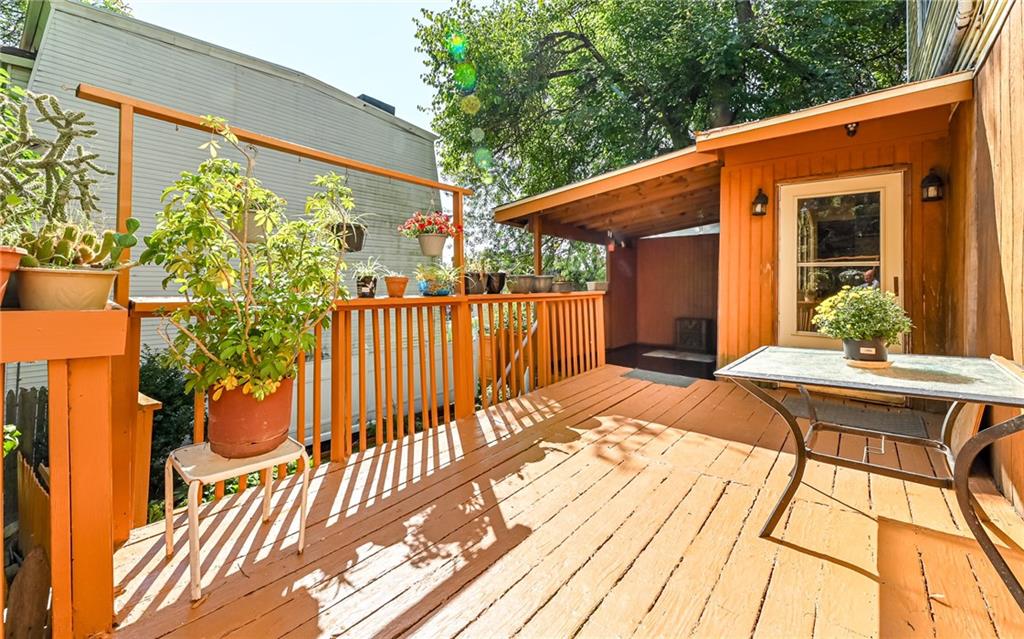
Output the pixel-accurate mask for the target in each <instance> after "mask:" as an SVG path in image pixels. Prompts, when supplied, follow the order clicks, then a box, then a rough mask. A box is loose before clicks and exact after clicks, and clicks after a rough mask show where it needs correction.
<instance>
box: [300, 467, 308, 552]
mask: <svg viewBox="0 0 1024 639" xmlns="http://www.w3.org/2000/svg"><path fill="white" fill-rule="evenodd" d="M308 494H309V455H307V454H306V450H305V449H303V450H302V496H301V497H300V498H299V508H300V510H299V554H302V551H303V550H305V548H306V510H307V508H308V506H307V504H306V500H307V499H308V497H307V496H308Z"/></svg>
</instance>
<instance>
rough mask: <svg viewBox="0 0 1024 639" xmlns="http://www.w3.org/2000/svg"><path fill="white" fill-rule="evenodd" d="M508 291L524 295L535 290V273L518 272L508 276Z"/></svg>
mask: <svg viewBox="0 0 1024 639" xmlns="http://www.w3.org/2000/svg"><path fill="white" fill-rule="evenodd" d="M508 292H509V293H515V294H517V295H522V294H523V293H532V292H533V275H525V274H521V273H517V274H514V275H510V276H509V277H508Z"/></svg>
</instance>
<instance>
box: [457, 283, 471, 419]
mask: <svg viewBox="0 0 1024 639" xmlns="http://www.w3.org/2000/svg"><path fill="white" fill-rule="evenodd" d="M452 358H453V360H454V369H455V370H454V372H453V378H454V380H453V381H454V383H455V418H456V419H461V418H463V417H469V416H470V415H472V414H473V413H474V412H476V405H475V398H474V393H473V385H474V383H475V382H476V378H475V376H474V375H473V317H472V313H471V311H470V306H469V301H468V300H466V299H464V298H463V299H460V300H459V301H458V302H457V303H455V304H452Z"/></svg>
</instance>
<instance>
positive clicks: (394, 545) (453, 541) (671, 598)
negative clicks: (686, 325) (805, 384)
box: [116, 366, 1024, 637]
mask: <svg viewBox="0 0 1024 639" xmlns="http://www.w3.org/2000/svg"><path fill="white" fill-rule="evenodd" d="M623 372H624V369H619V368H616V367H611V366H606V367H602V368H600V369H598V370H595V371H592V372H590V373H587V374H584V375H582V376H579V377H576V378H572V379H569V380H565V381H563V382H560V383H558V384H554V385H552V386H549V387H547V388H544V389H542V390H540V391H538V392H535V393H531V394H529V395H526V396H523V397H520V398H517V399H515V400H513V401H510V402H505V403H502V404H498V405H496V406H491V407H489V408H488V409H486V410H483V411H480V412H479V413H478V414H477V415H476V416H474V417H472V418H469V419H465V420H461V421H460V422H458V423H456V424H453V425H451V426H450V427H445V426H443V425H442V426H441V427H439V428H438V429H437V430H436V431H435V432H432V433H428V434H422V433H421V434H419V435H417V436H416V437H413V438H409V439H408V440H406V441H403V442H401V443H393V444H388V445H385V446H382V447H381V448H379V449H372V450H371V451H368V452H367V453H363V454H360V455H356V456H354V457H353V458H352V459H351V460H350V461H349V463H348V464H347V465H345V466H330V467H321V468H318V469H316V473H315V478H314V481H313V486H312V489H311V498H312V502H311V510H310V517H309V528H308V530H307V547H306V551H305V552H304V553H303V554H302V555H298V554H296V552H295V542H296V538H297V528H296V526H297V506H296V499H297V492H296V486H295V482H294V481H285V482H281V483H279V484H278V485H277V486H276V490H275V495H274V505H273V512H272V519H271V522H270V523H268V524H265V525H263V524H261V523H260V507H259V499H258V498H259V495H258V494H257V493H258V492H259V491H248V492H247V493H244V494H242V495H240V496H237V497H232V498H229V499H226V500H223V501H222V502H218V503H215V504H211V505H208V506H206V507H204V508H205V514H204V515H203V517H202V520H201V527H202V538H203V551H204V553H203V562H202V563H203V571H204V579H203V582H204V593H205V594H206V595H207V598H206V599H205V601H203V602H202V603H201V604H199V605H196V606H192V605H191V603H190V602H189V600H188V571H187V566H188V556H187V551H186V549H185V547H184V530H182V529H179V530H177V531H176V534H175V539H176V553H175V556H174V558H173V559H172V560H170V561H166V560H164V558H163V548H162V530H163V529H162V526H161V525H160V524H156V525H153V526H148V527H146V528H143V529H139V530H137V531H135V532H134V533H133V538H132V540H131V541H130V542H129V544H128V545H126V546H125V547H124V548H122V549H121V550H119V551H118V553H117V555H116V576H117V579H118V581H119V584H121V585H122V586H123V588H124V590H123V592H122V593H121V594H120V596H119V597H118V599H117V616H118V621H119V626H120V627H119V629H118V632H117V634H118V636H125V637H160V636H169V635H170V636H181V637H214V636H216V637H223V636H235V637H276V636H291V637H313V636H339V635H343V636H354V637H390V636H401V635H411V636H421V637H448V636H464V637H503V636H521V637H540V636H544V637H550V636H559V637H561V636H580V637H610V636H616V637H619V636H641V637H643V636H686V635H693V636H707V637H720V636H751V635H756V636H758V637H779V636H786V637H810V636H815V635H820V636H836V635H839V634H842V635H844V636H846V635H851V634H859V635H865V636H879V635H884V636H938V637H942V636H947V635H948V634H949V633H951V632H956V631H959V632H960V633H961V634H962V632H964V631H969V632H970V633H971V634H972V636H1002V637H1012V636H1020V635H1021V634H1022V633H1024V615H1022V614H1021V613H1020V611H1018V610H1017V609H1016V606H1015V605H1014V603H1013V600H1012V598H1010V597H1009V595H1008V593H1006V592H1005V590H1004V589H1003V588H1002V584H1001V582H1000V581H999V579H998V577H997V576H996V575H995V573H994V571H993V570H992V569H991V568H990V567H989V566H988V565H987V563H985V560H984V556H983V554H982V553H981V551H980V549H979V548H978V547H977V544H976V543H975V542H974V541H973V540H972V539H971V538H970V537H969V536H968V535H967V533H966V532H965V530H966V528H965V527H964V524H963V522H962V521H961V520H960V516H959V513H958V512H956V510H955V500H954V499H953V497H952V494H951V493H948V491H946V492H944V491H942V490H939V489H934V488H928V487H924V486H919V485H913V484H907V483H905V482H901V481H899V480H894V479H889V478H883V477H878V476H873V475H871V476H869V475H865V474H862V473H858V472H855V471H851V470H848V469H838V470H836V469H834V468H832V467H826V466H823V465H821V464H817V463H815V462H811V463H810V465H809V467H808V472H807V475H806V478H807V484H806V485H804V486H802V487H801V488H800V490H799V491H798V492H797V497H796V499H795V500H794V502H793V504H792V505H791V507H790V509H789V512H788V513H787V514H786V516H785V517H784V519H783V520H782V522H781V523H780V525H779V527H778V529H777V531H776V538H775V539H760V538H759V537H758V536H757V533H758V531H759V530H760V527H761V524H762V523H763V520H764V519H765V518H766V516H767V514H768V512H769V511H770V510H771V508H772V506H773V505H774V504H775V501H776V500H777V498H778V495H779V494H780V493H781V491H782V489H783V487H784V486H785V482H786V479H787V476H788V472H789V469H790V467H791V464H792V460H793V457H792V454H791V453H790V452H789V451H791V450H792V443H791V442H788V441H787V432H788V431H787V429H786V428H785V426H784V424H782V422H781V420H779V419H778V418H777V417H775V416H774V414H773V413H771V412H770V411H769V410H768V409H767V407H765V406H764V405H762V404H760V403H759V402H757V401H756V400H755V399H753V398H752V397H749V396H748V395H746V393H744V392H743V391H741V390H740V389H739V388H737V387H735V386H732V385H729V384H725V383H717V382H699V383H697V384H694V385H693V386H690V387H689V388H685V389H682V388H676V387H668V386H660V385H657V384H651V383H649V382H645V381H640V380H629V379H624V378H621V377H620V375H621V374H622V373H623ZM822 446H824V447H827V448H829V449H830V450H831V451H832V452H836V451H838V452H839V453H840V454H842V455H845V456H852V457H856V458H860V456H861V455H862V454H863V446H864V440H863V438H856V437H847V436H845V435H844V436H842V437H835V438H834V439H824V438H823V439H822V441H821V442H820V445H819V448H821V447H822ZM890 446H891V445H890ZM872 459H873V461H881V462H883V463H887V464H890V465H893V466H902V467H905V468H914V469H917V470H922V469H928V468H931V466H932V464H931V462H930V460H929V457H928V456H927V455H926V454H921V453H920V451H918V450H912V449H909V447H905V446H902V445H901V446H899V447H890V448H889V449H887V451H886V453H885V454H884V455H882V454H877V453H876V454H872ZM976 484H977V485H978V486H979V487H984V485H985V483H984V481H983V480H979V481H977V482H976ZM981 502H982V504H983V505H984V507H985V508H986V509H987V512H988V514H989V520H990V522H991V523H990V524H989V525H990V527H991V528H993V529H994V531H995V536H996V537H997V538H998V539H1000V540H1002V544H1003V546H1004V547H1005V546H1007V545H1009V547H1010V548H1011V549H1010V550H1008V555H1009V557H1010V558H1011V561H1012V563H1013V564H1014V566H1015V567H1019V568H1021V570H1022V571H1024V552H1022V551H1021V549H1020V546H1019V545H1018V543H1020V542H1021V540H1024V522H1022V521H1021V519H1020V518H1019V517H1018V516H1017V515H1016V514H1015V513H1014V512H1013V510H1012V508H1011V507H1010V505H1009V504H1008V503H1007V502H1006V501H1005V500H1003V499H1002V498H1001V497H999V496H998V495H995V494H986V495H983V496H982V497H981Z"/></svg>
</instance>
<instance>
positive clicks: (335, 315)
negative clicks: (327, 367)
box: [313, 308, 349, 461]
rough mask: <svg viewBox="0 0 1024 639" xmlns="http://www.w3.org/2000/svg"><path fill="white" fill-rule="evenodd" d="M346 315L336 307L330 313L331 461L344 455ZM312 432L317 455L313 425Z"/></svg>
mask: <svg viewBox="0 0 1024 639" xmlns="http://www.w3.org/2000/svg"><path fill="white" fill-rule="evenodd" d="M347 317H348V312H347V311H345V310H341V309H337V308H336V309H335V310H334V312H332V313H331V461H336V460H338V459H341V458H342V457H343V455H344V446H343V442H342V441H341V437H342V433H343V431H344V428H343V427H342V422H343V421H344V413H345V409H344V407H343V406H342V405H343V404H344V402H345V390H344V384H345V382H344V379H345V371H346V369H347V367H346V359H347V358H348V357H349V347H348V345H346V344H344V343H343V340H344V330H342V324H343V323H344V322H345V321H346V318H347ZM313 433H314V436H313V454H314V455H317V454H318V452H319V450H320V442H319V441H318V440H317V438H316V433H317V430H316V427H315V426H314V430H313Z"/></svg>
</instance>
